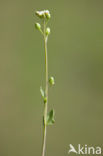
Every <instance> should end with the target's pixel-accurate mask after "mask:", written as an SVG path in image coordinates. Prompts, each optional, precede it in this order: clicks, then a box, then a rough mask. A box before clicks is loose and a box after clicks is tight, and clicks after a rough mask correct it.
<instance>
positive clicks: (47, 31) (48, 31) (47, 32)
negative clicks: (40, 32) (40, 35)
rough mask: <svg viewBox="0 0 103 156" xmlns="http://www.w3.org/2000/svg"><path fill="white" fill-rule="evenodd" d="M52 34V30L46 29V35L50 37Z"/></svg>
mask: <svg viewBox="0 0 103 156" xmlns="http://www.w3.org/2000/svg"><path fill="white" fill-rule="evenodd" d="M49 34H50V28H49V27H48V28H47V29H46V35H47V36H48V35H49Z"/></svg>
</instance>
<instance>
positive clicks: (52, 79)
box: [49, 76, 55, 85]
mask: <svg viewBox="0 0 103 156" xmlns="http://www.w3.org/2000/svg"><path fill="white" fill-rule="evenodd" d="M49 83H50V84H51V85H54V84H55V81H54V77H52V76H51V77H50V79H49Z"/></svg>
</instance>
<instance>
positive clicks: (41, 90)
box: [40, 87, 45, 98]
mask: <svg viewBox="0 0 103 156" xmlns="http://www.w3.org/2000/svg"><path fill="white" fill-rule="evenodd" d="M40 93H41V96H42V97H43V98H44V96H45V94H44V90H43V89H42V87H40Z"/></svg>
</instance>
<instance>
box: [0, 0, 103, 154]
mask: <svg viewBox="0 0 103 156" xmlns="http://www.w3.org/2000/svg"><path fill="white" fill-rule="evenodd" d="M43 9H48V10H50V12H51V15H52V18H51V20H50V22H49V23H48V25H49V26H50V27H51V35H50V36H49V40H48V57H49V75H50V76H51V75H53V76H54V77H55V79H56V85H55V87H53V88H50V89H49V109H50V108H54V109H55V112H56V117H55V118H56V123H55V125H54V126H52V127H48V133H47V152H46V155H47V156H67V155H68V150H69V144H70V143H71V144H73V145H74V146H75V147H77V145H78V144H79V143H80V144H81V145H85V144H87V145H88V146H91V145H92V146H101V147H102V143H103V1H101V0H57V1H56V0H51V1H47V0H44V1H42V0H38V1H36V0H26V1H24V0H14V1H13V0H9V1H7V0H4V1H3V0H0V156H41V145H42V114H43V103H42V99H41V96H40V91H39V88H40V86H41V84H42V82H43V79H44V78H43V77H44V74H45V73H44V51H43V48H44V45H43V40H42V36H41V34H40V33H39V32H38V31H37V30H35V28H34V23H35V22H39V19H38V18H37V17H35V16H34V12H35V10H43ZM43 85H44V83H43ZM70 155H72V154H70Z"/></svg>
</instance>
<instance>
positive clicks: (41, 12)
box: [36, 10, 50, 19]
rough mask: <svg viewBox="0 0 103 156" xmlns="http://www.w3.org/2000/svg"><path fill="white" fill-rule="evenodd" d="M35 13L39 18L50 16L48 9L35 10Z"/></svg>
mask: <svg viewBox="0 0 103 156" xmlns="http://www.w3.org/2000/svg"><path fill="white" fill-rule="evenodd" d="M36 15H37V16H38V17H40V18H45V17H46V18H47V19H49V18H50V12H49V10H43V11H36Z"/></svg>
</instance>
